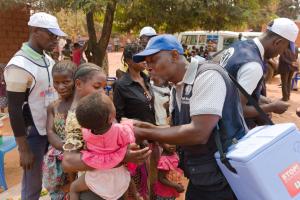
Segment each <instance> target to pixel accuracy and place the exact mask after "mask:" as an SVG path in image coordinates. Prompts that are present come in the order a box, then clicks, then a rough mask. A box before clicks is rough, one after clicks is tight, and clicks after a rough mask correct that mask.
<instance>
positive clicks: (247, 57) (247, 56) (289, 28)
mask: <svg viewBox="0 0 300 200" xmlns="http://www.w3.org/2000/svg"><path fill="white" fill-rule="evenodd" d="M298 32H299V29H298V26H297V25H296V24H295V22H293V21H292V20H290V19H287V18H277V19H274V20H273V21H271V22H270V23H269V24H268V27H267V30H266V31H265V32H264V33H263V35H262V36H260V37H258V38H254V39H253V40H246V41H240V42H237V43H235V44H233V45H232V46H231V47H230V48H228V49H227V50H226V51H225V52H224V53H223V56H222V58H221V61H220V64H221V65H222V66H223V67H225V69H226V70H227V71H228V72H229V73H230V74H231V75H232V76H233V77H234V78H235V79H236V80H237V82H238V83H239V84H240V85H241V86H242V87H243V88H244V89H245V91H246V92H247V93H248V94H249V95H251V96H252V97H254V99H255V100H256V101H257V102H260V106H261V108H262V110H263V111H264V112H265V113H272V112H273V113H277V114H282V113H284V112H285V111H286V110H287V109H288V107H289V104H287V103H285V102H283V101H281V100H277V101H273V102H272V101H270V100H269V99H267V98H265V97H263V96H261V88H262V83H263V74H264V67H265V62H264V61H265V60H268V59H270V58H274V57H276V56H278V55H280V54H282V53H283V52H284V51H285V50H286V49H287V48H290V49H291V50H292V51H294V50H295V41H296V39H297V36H298ZM240 98H241V102H242V106H243V111H244V116H245V118H246V122H247V124H248V127H249V128H253V127H255V126H256V125H262V124H265V123H266V120H261V119H260V116H261V114H259V113H258V112H257V111H256V109H255V108H254V107H253V106H252V105H249V102H248V99H247V98H246V97H245V96H244V95H242V94H241V95H240ZM269 122H270V121H269Z"/></svg>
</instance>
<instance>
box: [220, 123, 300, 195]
mask: <svg viewBox="0 0 300 200" xmlns="http://www.w3.org/2000/svg"><path fill="white" fill-rule="evenodd" d="M215 157H216V160H217V163H218V165H219V167H220V168H221V170H222V172H223V174H224V175H225V177H226V178H227V180H228V182H229V184H230V186H231V188H232V189H233V191H234V193H235V194H236V196H237V198H238V199H239V200H290V199H292V200H296V199H297V200H300V132H299V131H298V129H297V127H296V126H295V124H292V123H287V124H277V125H273V126H261V127H256V128H255V129H253V130H251V131H249V133H248V134H247V135H246V136H244V137H243V138H242V139H241V140H239V142H238V143H237V144H235V145H232V146H231V147H230V148H229V150H228V153H227V156H226V157H227V158H228V159H229V162H230V163H231V165H232V166H233V167H234V168H235V169H236V171H237V174H235V173H233V172H231V171H229V170H228V169H227V168H226V166H225V165H224V164H223V163H221V161H220V156H219V153H218V152H217V153H216V154H215Z"/></svg>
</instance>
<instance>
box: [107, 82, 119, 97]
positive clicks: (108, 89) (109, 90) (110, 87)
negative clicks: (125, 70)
mask: <svg viewBox="0 0 300 200" xmlns="http://www.w3.org/2000/svg"><path fill="white" fill-rule="evenodd" d="M116 80H117V78H115V77H107V79H106V81H107V82H113V83H114V82H115V81H116ZM112 90H113V88H112V86H110V85H107V86H106V87H105V91H106V94H107V95H108V96H109V94H110V92H111V91H112Z"/></svg>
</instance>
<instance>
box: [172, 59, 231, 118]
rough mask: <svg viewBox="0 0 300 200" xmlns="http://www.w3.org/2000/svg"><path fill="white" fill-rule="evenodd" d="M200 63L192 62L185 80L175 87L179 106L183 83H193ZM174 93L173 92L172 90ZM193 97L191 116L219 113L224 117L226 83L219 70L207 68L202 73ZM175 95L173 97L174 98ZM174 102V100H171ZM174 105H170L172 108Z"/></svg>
mask: <svg viewBox="0 0 300 200" xmlns="http://www.w3.org/2000/svg"><path fill="white" fill-rule="evenodd" d="M197 68H198V65H196V64H192V63H191V64H190V65H189V66H188V67H187V71H186V73H185V76H184V78H183V81H182V82H181V83H179V84H177V85H176V86H174V88H175V89H176V101H177V104H178V108H179V109H180V105H181V96H182V91H183V85H184V84H183V83H187V84H191V83H192V82H193V81H194V79H195V76H196V74H197ZM171 94H172V92H171ZM192 94H193V95H192V97H191V98H190V116H195V115H204V114H211V115H218V116H220V117H222V111H223V106H224V102H225V98H226V84H225V81H224V79H223V77H222V75H221V74H219V72H217V71H215V70H207V71H205V72H203V73H202V74H200V75H199V76H198V77H197V78H196V80H195V81H194V86H193V91H192ZM172 98H173V97H171V99H172ZM170 102H172V101H170ZM173 106H174V105H172V104H171V105H170V110H172V109H173Z"/></svg>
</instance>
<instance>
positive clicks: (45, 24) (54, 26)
mask: <svg viewBox="0 0 300 200" xmlns="http://www.w3.org/2000/svg"><path fill="white" fill-rule="evenodd" d="M28 26H33V27H40V28H46V29H48V30H49V31H50V32H51V33H53V34H54V35H57V36H67V34H65V33H64V32H63V31H62V30H61V29H60V28H59V25H58V22H57V19H56V17H54V16H53V15H49V14H47V13H44V12H39V13H35V14H33V15H32V16H31V17H30V19H29V22H28Z"/></svg>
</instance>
